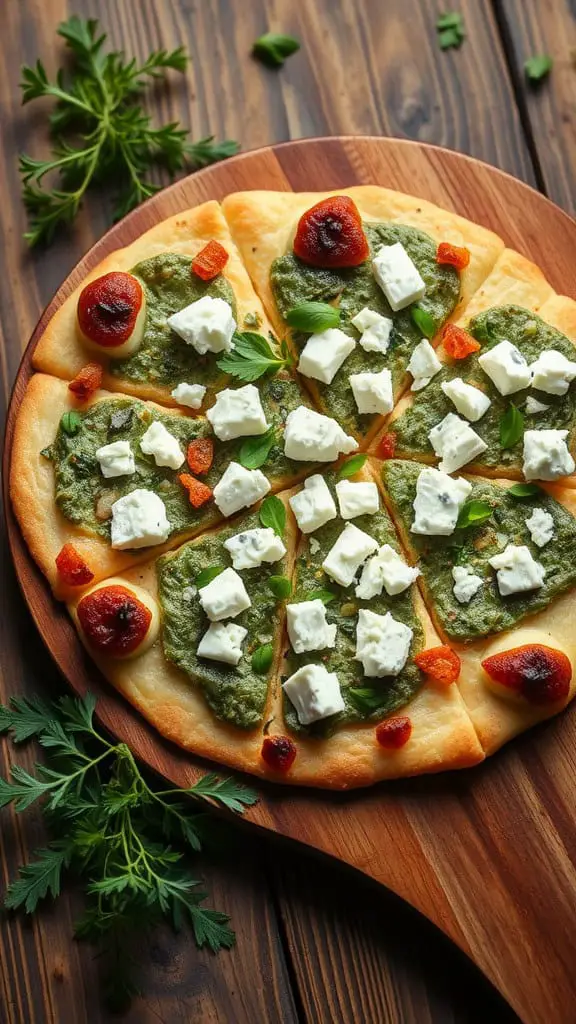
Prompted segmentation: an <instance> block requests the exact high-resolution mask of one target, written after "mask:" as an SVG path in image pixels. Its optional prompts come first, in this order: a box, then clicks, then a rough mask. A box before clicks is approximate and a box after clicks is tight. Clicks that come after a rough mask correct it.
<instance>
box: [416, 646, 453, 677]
mask: <svg viewBox="0 0 576 1024" xmlns="http://www.w3.org/2000/svg"><path fill="white" fill-rule="evenodd" d="M414 662H415V664H416V665H417V666H418V668H420V669H422V671H423V672H425V673H426V675H427V676H430V679H434V680H435V681H436V682H437V683H455V682H456V680H457V679H458V676H459V675H460V669H461V662H460V658H459V657H458V655H457V654H456V651H453V650H452V648H451V647H448V645H447V644H442V646H441V647H430V648H429V649H428V650H427V651H420V654H416V655H415V656H414Z"/></svg>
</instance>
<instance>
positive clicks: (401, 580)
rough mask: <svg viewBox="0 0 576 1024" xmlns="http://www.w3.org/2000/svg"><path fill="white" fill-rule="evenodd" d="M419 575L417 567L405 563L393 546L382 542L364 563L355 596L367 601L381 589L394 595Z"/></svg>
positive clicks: (376, 595) (379, 592) (378, 593)
mask: <svg viewBox="0 0 576 1024" xmlns="http://www.w3.org/2000/svg"><path fill="white" fill-rule="evenodd" d="M419 575H420V570H419V569H413V568H412V566H410V565H407V564H406V562H405V561H404V559H403V558H400V555H399V554H398V552H397V551H394V548H392V547H390V545H389V544H383V545H382V547H381V548H380V550H379V551H378V554H376V555H373V556H372V558H369V559H368V561H367V562H366V564H365V565H364V568H363V569H362V575H361V577H360V582H359V584H358V586H357V587H356V597H359V598H360V599H361V600H362V601H369V600H370V598H372V597H379V595H380V594H381V593H382V590H383V589H385V590H386V593H387V594H388V595H389V596H390V597H394V596H395V595H396V594H401V593H402V592H403V591H404V590H407V588H408V587H409V586H410V584H411V583H413V582H414V580H415V579H416V578H417V577H418V576H419Z"/></svg>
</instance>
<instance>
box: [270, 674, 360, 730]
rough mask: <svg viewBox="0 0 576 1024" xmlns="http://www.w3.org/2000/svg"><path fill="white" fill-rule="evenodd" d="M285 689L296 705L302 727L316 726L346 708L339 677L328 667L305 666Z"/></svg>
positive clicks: (286, 683) (284, 685) (290, 680)
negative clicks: (315, 723)
mask: <svg viewBox="0 0 576 1024" xmlns="http://www.w3.org/2000/svg"><path fill="white" fill-rule="evenodd" d="M282 689H283V690H284V693H285V694H286V696H287V697H288V699H289V701H290V703H291V704H293V705H294V708H295V709H296V714H297V716H298V721H299V722H300V725H312V722H318V721H320V719H321V718H328V717H329V716H330V715H335V714H337V713H338V712H339V711H344V708H345V704H344V699H343V697H342V694H341V692H340V683H339V681H338V676H337V675H336V673H335V672H329V671H328V669H327V668H325V666H324V665H303V666H302V668H299V669H298V671H297V672H294V673H293V675H291V676H290V678H289V679H287V680H286V682H285V683H283V684H282Z"/></svg>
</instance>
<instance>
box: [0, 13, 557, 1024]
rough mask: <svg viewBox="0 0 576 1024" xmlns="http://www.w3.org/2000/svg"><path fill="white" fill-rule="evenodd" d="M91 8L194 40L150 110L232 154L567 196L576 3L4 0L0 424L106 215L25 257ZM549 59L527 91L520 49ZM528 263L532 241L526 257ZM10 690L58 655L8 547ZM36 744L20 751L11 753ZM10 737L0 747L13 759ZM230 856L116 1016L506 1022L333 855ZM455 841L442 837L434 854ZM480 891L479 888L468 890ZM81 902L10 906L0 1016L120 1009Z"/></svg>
mask: <svg viewBox="0 0 576 1024" xmlns="http://www.w3.org/2000/svg"><path fill="white" fill-rule="evenodd" d="M445 7H449V8H450V9H453V8H456V9H459V10H460V11H461V12H462V13H463V15H464V20H465V27H466V32H467V38H466V42H465V44H464V45H463V46H462V48H461V49H460V50H458V51H455V50H451V51H447V52H445V53H442V52H441V51H440V50H439V49H438V47H437V43H436V38H435V30H434V23H435V20H436V17H437V16H438V14H439V13H441V11H442V10H443V9H444V8H445ZM96 11H98V14H99V16H100V18H101V21H102V23H103V25H104V27H105V28H106V29H107V31H108V32H109V34H110V37H111V41H112V43H113V45H114V46H115V47H117V48H125V49H126V50H127V51H128V52H130V53H134V54H136V55H137V56H140V57H143V56H144V55H145V54H147V52H148V51H149V49H150V48H152V47H157V46H166V47H168V48H172V47H175V46H177V45H180V44H184V45H185V46H186V47H187V49H188V50H189V52H190V54H191V56H192V58H193V64H192V67H191V69H190V70H189V72H188V74H187V76H186V78H185V79H182V80H181V79H180V77H179V76H174V78H173V79H171V89H170V90H169V91H168V92H167V91H164V90H162V89H158V90H156V91H154V92H153V94H152V95H151V96H150V97H149V104H150V108H151V110H152V111H154V112H155V113H156V114H157V116H158V118H162V120H168V119H173V118H177V119H179V120H181V121H182V122H183V123H184V124H190V125H191V127H192V131H193V134H194V136H195V137H201V136H204V135H207V134H212V133H213V134H215V135H216V136H219V137H228V138H236V139H238V140H239V141H240V143H241V145H242V148H243V149H251V148H254V147H257V146H260V145H265V144H267V143H270V142H276V141H281V140H284V139H289V138H299V137H302V136H310V135H330V134H343V133H349V134H371V135H395V136H400V137H404V138H414V139H420V140H422V141H426V142H433V143H438V144H440V145H444V146H448V147H450V148H453V149H458V150H461V151H463V152H465V153H470V154H472V155H474V156H477V157H480V158H481V159H484V160H486V161H488V162H490V163H493V164H495V165H496V166H498V167H501V168H503V169H504V170H506V171H509V172H510V173H512V174H514V175H516V176H517V177H519V178H522V179H523V180H524V181H527V182H529V183H530V184H532V185H535V186H536V187H538V188H540V189H541V190H542V191H544V192H545V193H546V194H547V195H548V196H550V198H552V199H554V200H555V201H556V202H557V203H559V204H560V205H561V206H563V207H564V208H565V209H567V210H569V211H570V212H573V211H574V208H575V205H576V191H575V188H574V181H575V180H576V66H575V53H576V4H575V2H574V0H451V2H450V3H446V5H445V4H444V3H442V2H439V0H298V3H295V2H294V0H98V3H97V4H95V3H90V2H89V0H78V2H76V3H75V4H74V5H68V4H67V3H66V2H65V0H4V3H3V4H2V23H1V35H0V132H1V145H0V182H1V188H0V239H1V250H0V251H1V252H2V261H3V269H2V273H1V274H0V354H1V363H0V373H1V376H2V393H1V401H2V405H3V410H2V420H3V418H4V416H3V413H4V412H5V408H4V407H5V406H6V405H7V402H8V398H9V393H10V387H11V383H12V380H13V378H14V375H15V373H16V369H17V366H18V362H19V359H20V355H21V352H22V350H23V348H24V347H25V345H26V342H27V339H28V337H29V335H30V333H31V331H32V328H33V327H34V324H35V322H36V320H37V318H38V316H39V314H40V311H41V309H42V307H43V306H44V304H45V303H46V302H47V301H48V299H49V298H50V296H51V295H52V293H53V292H54V291H55V289H56V288H57V286H58V285H59V284H60V282H61V280H62V279H63V278H64V277H65V276H66V274H67V273H68V271H69V270H70V268H71V267H72V266H73V265H74V264H75V263H76V262H77V260H78V258H79V257H80V256H81V255H82V254H83V253H84V252H85V251H86V249H87V248H88V247H89V246H90V245H91V244H92V242H93V241H94V240H95V239H96V238H98V237H99V235H101V234H102V232H103V230H104V229H105V227H106V225H107V223H108V218H109V214H110V208H109V203H108V202H107V198H106V197H105V196H104V197H102V196H100V197H98V198H96V199H95V200H94V201H93V202H92V203H91V204H89V207H88V208H87V209H86V210H85V211H84V212H83V214H82V216H81V218H80V219H79V221H78V224H77V226H76V227H75V228H74V230H73V232H71V233H70V234H69V235H66V236H62V237H60V238H59V239H58V240H57V242H56V243H55V244H54V245H53V246H52V247H51V248H50V249H49V250H48V251H46V252H38V253H34V254H33V255H31V254H29V253H28V252H27V251H26V249H25V246H24V244H23V242H22V240H21V235H22V232H23V230H24V228H25V216H24V212H23V208H22V205H21V202H20V199H19V178H18V171H17V153H18V152H19V151H21V150H26V151H28V152H33V153H34V155H36V156H38V155H39V154H40V153H42V152H43V147H44V146H45V145H46V110H45V108H43V107H42V104H40V103H38V104H35V105H34V106H33V108H30V109H25V110H22V109H21V107H20V95H19V89H18V81H19V70H20V64H21V63H22V62H26V63H32V62H34V61H35V60H36V58H37V57H38V56H42V59H43V60H44V62H45V64H46V66H47V68H48V70H49V72H52V71H53V70H54V68H55V66H56V64H57V61H58V57H59V49H58V47H57V46H55V29H56V26H57V24H58V22H59V21H61V20H62V19H63V18H65V17H67V16H68V15H69V14H71V13H76V14H79V15H85V16H93V15H94V13H95V12H96ZM269 29H271V30H277V31H284V32H288V33H290V34H293V35H295V36H297V37H298V38H299V39H300V40H301V42H302V49H301V51H300V53H298V54H297V55H296V56H294V57H292V58H290V60H289V61H288V62H287V64H286V65H285V67H284V68H283V69H282V70H281V71H279V72H277V71H270V70H267V69H265V68H263V67H261V66H260V65H257V64H255V63H254V62H253V60H252V59H251V58H250V56H249V53H250V48H251V44H252V42H253V40H254V39H255V38H256V37H257V36H258V35H259V34H261V33H262V32H263V31H266V30H269ZM542 52H547V53H550V54H551V55H552V56H553V57H554V61H555V64H554V70H553V72H552V75H551V76H550V78H549V79H548V80H547V81H546V82H544V83H543V84H542V86H541V87H539V88H537V89H533V88H532V89H530V88H529V87H528V86H527V84H526V82H525V79H524V75H523V63H524V61H525V60H526V58H527V57H528V56H530V55H532V54H534V53H542ZM534 256H535V258H536V259H537V256H538V254H537V253H535V254H534ZM0 551H1V553H0V558H1V559H2V582H3V585H2V587H1V588H0V665H1V674H0V699H1V700H6V699H7V697H8V696H9V695H10V694H13V693H17V692H27V693H32V692H39V693H43V694H57V693H59V692H61V690H62V682H61V680H59V678H58V674H57V672H56V670H55V669H54V668H53V667H52V665H51V664H50V663H49V661H48V659H47V656H46V654H45V652H44V650H43V648H42V645H41V642H40V640H39V639H38V638H37V637H36V635H35V633H34V629H33V626H32V623H31V620H30V618H29V616H28V613H27V611H26V609H25V607H24V605H23V602H22V600H21V598H20V595H19V593H18V590H17V587H16V583H15V580H14V576H13V572H12V569H11V566H10V563H9V560H8V557H7V550H6V545H5V543H4V542H3V543H2V548H1V549H0ZM32 758H33V753H32V752H29V753H25V754H24V755H23V758H22V759H23V763H26V762H27V761H31V760H32ZM9 761H10V749H9V747H8V745H7V744H6V743H5V742H3V743H2V745H1V747H0V772H1V773H2V774H5V773H6V771H7V768H8V765H9ZM44 838H45V837H44V833H43V827H42V823H41V821H40V820H39V818H38V816H37V815H36V814H35V813H33V812H32V813H31V812H28V814H27V815H25V816H22V817H20V818H17V817H16V816H15V815H14V814H12V813H11V812H3V814H2V819H1V822H0V889H2V888H3V886H4V885H5V883H6V882H7V880H8V879H10V878H12V877H13V876H14V873H15V871H16V868H17V865H18V864H20V863H22V861H24V860H26V858H28V857H29V856H30V855H31V854H32V851H33V850H34V849H35V847H37V846H39V845H42V843H43V842H44ZM224 845H225V848H226V849H227V850H228V851H233V853H231V852H228V853H227V854H223V855H221V857H220V859H218V860H217V861H216V860H214V859H213V858H212V859H211V860H210V863H206V865H205V866H204V875H205V879H206V884H207V887H208V889H209V891H210V894H211V898H212V901H213V903H214V904H215V905H217V906H218V907H219V908H221V909H224V910H226V911H227V912H228V913H230V914H231V915H232V918H233V923H234V926H235V929H236V932H237V938H238V942H237V946H236V948H235V949H234V950H233V951H232V952H230V953H222V954H220V955H219V956H218V957H214V956H212V955H210V954H209V953H204V952H198V951H197V950H196V949H195V947H194V944H193V942H192V940H191V938H190V936H189V935H186V934H184V935H181V936H174V935H173V934H172V933H171V932H170V931H169V930H168V929H165V930H160V931H158V932H156V933H154V935H153V936H152V937H151V939H149V940H144V941H143V944H142V949H141V951H140V953H139V958H140V962H141V968H142V978H143V983H144V993H143V995H142V997H141V998H138V999H137V1000H136V1001H135V1003H134V1005H133V1008H132V1010H131V1011H130V1013H129V1014H128V1016H127V1017H126V1020H127V1021H128V1024H152V1022H157V1021H163V1022H166V1024H172V1022H179V1021H182V1022H189V1021H199V1022H208V1024H216V1022H217V1024H260V1022H265V1021H268V1020H274V1021H281V1022H282V1024H284V1022H286V1024H292V1022H314V1024H317V1022H318V1024H339V1022H343V1024H349V1022H356V1021H358V1022H362V1024H364V1022H367V1024H380V1022H382V1024H388V1022H390V1024H396V1022H407V1024H450V1022H480V1021H484V1020H486V1019H487V1018H490V1019H491V1020H495V1021H500V1022H509V1021H514V1020H516V1019H517V1018H516V1017H515V1016H514V1015H513V1014H512V1013H511V1011H510V1010H509V1009H508V1008H507V1007H506V1006H504V1005H503V1003H502V1001H501V1000H500V998H499V997H498V996H497V995H496V994H495V992H494V991H493V990H492V989H491V988H490V987H489V986H488V984H487V983H486V982H485V981H484V979H483V978H482V977H481V976H480V975H479V974H478V972H477V971H476V970H475V969H474V968H473V967H472V966H471V965H470V963H468V962H467V961H466V960H465V958H464V957H463V956H462V955H461V954H459V953H458V951H457V950H456V949H455V948H453V947H452V946H451V945H450V943H449V942H448V941H447V940H445V939H444V938H443V937H442V936H441V935H440V934H439V933H438V932H437V931H436V930H435V929H434V928H433V927H432V926H431V925H429V924H428V923H427V922H426V921H425V920H423V919H422V918H420V917H419V916H418V915H417V914H416V913H415V912H413V911H411V910H409V908H407V907H406V906H404V905H402V904H401V903H399V901H398V900H397V899H395V898H393V897H392V896H391V895H389V894H388V893H386V892H382V891H380V890H378V889H377V888H376V887H375V886H373V885H371V884H369V883H368V882H367V881H366V880H364V879H363V878H362V877H361V876H358V875H356V874H353V873H351V872H349V871H346V870H345V869H343V868H342V867H340V866H339V865H338V864H335V863H332V862H330V861H327V860H325V859H323V860H321V861H320V860H318V859H315V858H313V857H311V856H310V855H307V854H304V853H303V852H302V851H300V850H299V849H298V848H297V847H296V846H286V845H284V844H280V843H278V842H274V841H273V840H266V839H264V838H262V836H261V835H258V836H257V837H256V838H254V837H253V836H252V835H251V834H250V831H249V830H248V829H240V828H234V827H232V828H231V831H229V834H228V838H227V842H226V843H225V844H224ZM446 856H447V857H449V856H450V851H449V850H447V851H446ZM478 898H479V899H482V898H484V896H483V894H481V893H479V894H478ZM79 905H80V900H79V896H78V894H77V893H76V892H74V891H70V892H66V894H65V895H64V896H63V897H61V898H60V900H59V901H58V903H57V904H56V905H55V906H54V907H49V906H48V907H47V908H46V909H45V910H44V911H43V912H42V913H41V914H40V915H39V916H38V917H37V918H36V919H34V920H32V921H29V922H26V921H23V920H22V919H21V918H14V919H12V918H8V917H3V918H2V919H0V1022H1V1024H8V1022H9V1024H44V1022H50V1024H52V1022H54V1024H83V1022H90V1024H91V1022H95V1024H96V1022H97V1024H104V1022H106V1021H108V1020H109V1019H110V1020H111V1019H112V1018H109V1017H108V1015H107V1014H106V1012H105V1011H104V1009H103V1008H102V1005H101V1001H100V994H99V984H98V982H99V979H98V964H97V962H95V961H94V959H93V957H92V955H91V952H90V950H89V949H88V948H86V947H83V946H81V945H79V944H77V943H75V942H74V941H73V940H72V939H71V932H72V926H73V921H74V917H75V915H76V914H77V911H78V908H79Z"/></svg>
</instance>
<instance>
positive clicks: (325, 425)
mask: <svg viewBox="0 0 576 1024" xmlns="http://www.w3.org/2000/svg"><path fill="white" fill-rule="evenodd" d="M357 447H358V442H357V441H355V440H354V438H353V437H350V436H349V435H348V434H345V433H344V431H343V430H342V427H341V426H340V424H339V423H337V422H336V420H333V419H331V418H330V416H323V415H322V414H321V413H319V412H315V411H314V409H308V408H307V407H306V406H305V405H299V406H298V408H297V409H293V410H292V412H290V413H288V416H287V418H286V429H285V431H284V453H285V455H286V458H287V459H294V460H296V461H297V462H333V461H334V460H335V459H337V458H338V456H339V455H349V454H350V452H354V451H356V449H357Z"/></svg>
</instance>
